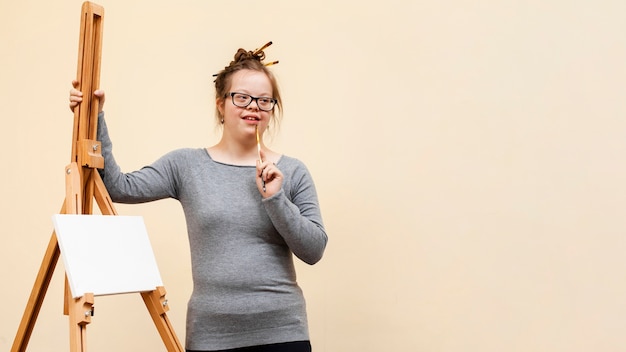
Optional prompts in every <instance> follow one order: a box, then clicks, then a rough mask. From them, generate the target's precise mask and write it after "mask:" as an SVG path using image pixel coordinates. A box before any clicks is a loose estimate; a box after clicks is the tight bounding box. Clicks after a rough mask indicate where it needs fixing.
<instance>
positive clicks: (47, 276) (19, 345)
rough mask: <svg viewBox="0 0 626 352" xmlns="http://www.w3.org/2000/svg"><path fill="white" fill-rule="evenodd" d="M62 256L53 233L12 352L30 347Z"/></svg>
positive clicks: (22, 350) (21, 351) (20, 351)
mask: <svg viewBox="0 0 626 352" xmlns="http://www.w3.org/2000/svg"><path fill="white" fill-rule="evenodd" d="M60 254H61V251H60V250H59V243H58V242H57V236H56V234H55V233H54V232H53V233H52V236H51V238H50V243H49V244H48V249H47V250H46V254H45V255H44V258H43V261H42V262H41V266H40V268H39V273H38V274H37V278H36V279H35V284H34V285H33V290H32V291H31V293H30V298H29V299H28V303H27V304H26V309H25V311H24V315H23V316H22V322H21V323H20V327H19V328H18V330H17V334H16V335H15V340H14V341H13V347H11V352H24V351H26V346H27V345H28V341H29V340H30V336H31V334H32V332H33V328H34V327H35V322H36V321H37V316H38V315H39V311H40V309H41V305H42V304H43V299H44V297H45V296H46V292H47V291H48V286H50V280H51V279H52V274H54V268H55V267H56V264H57V262H58V260H59V255H60Z"/></svg>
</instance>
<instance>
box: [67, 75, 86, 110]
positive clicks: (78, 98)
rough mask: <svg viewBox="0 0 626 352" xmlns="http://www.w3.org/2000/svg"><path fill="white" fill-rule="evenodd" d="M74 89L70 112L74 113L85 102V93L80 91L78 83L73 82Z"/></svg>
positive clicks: (71, 93) (71, 95)
mask: <svg viewBox="0 0 626 352" xmlns="http://www.w3.org/2000/svg"><path fill="white" fill-rule="evenodd" d="M72 87H74V88H72V89H70V105H69V106H70V110H72V111H74V109H75V108H76V107H77V106H78V104H80V102H82V101H83V93H82V92H81V91H79V90H78V89H76V88H78V81H77V80H73V81H72Z"/></svg>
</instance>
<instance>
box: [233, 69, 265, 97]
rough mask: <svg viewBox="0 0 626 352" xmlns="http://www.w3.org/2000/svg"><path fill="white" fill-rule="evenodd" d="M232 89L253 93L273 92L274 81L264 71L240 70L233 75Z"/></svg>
mask: <svg viewBox="0 0 626 352" xmlns="http://www.w3.org/2000/svg"><path fill="white" fill-rule="evenodd" d="M230 90H231V91H241V92H244V93H251V94H266V95H267V94H272V82H271V81H270V79H269V77H267V75H266V74H265V73H263V72H260V71H254V70H239V71H237V72H235V73H234V74H233V75H232V76H231V81H230Z"/></svg>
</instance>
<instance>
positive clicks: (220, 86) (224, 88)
mask: <svg viewBox="0 0 626 352" xmlns="http://www.w3.org/2000/svg"><path fill="white" fill-rule="evenodd" d="M263 59H265V53H264V52H263V51H262V50H256V51H254V52H253V51H246V50H244V49H239V50H237V53H236V54H235V58H234V60H233V61H231V62H230V64H229V65H228V66H226V67H224V69H223V70H221V71H220V72H219V73H218V74H217V75H216V76H217V77H216V78H215V101H216V103H217V104H216V107H215V117H216V118H217V122H218V124H221V122H222V121H223V119H224V116H222V113H221V112H220V111H219V109H218V108H217V105H218V104H220V103H221V102H223V101H224V99H225V98H226V96H227V95H228V92H229V89H230V86H231V77H232V75H233V74H234V73H235V72H237V71H240V70H253V71H259V72H263V73H265V74H266V75H267V77H268V78H269V80H270V82H271V84H272V98H274V99H276V106H274V111H278V114H275V113H274V111H272V124H273V125H274V126H277V125H278V124H279V123H280V119H281V118H282V112H283V109H282V102H281V98H280V90H279V88H278V83H277V81H276V78H275V77H274V75H273V74H272V72H271V71H270V70H269V69H268V68H267V66H266V65H265V64H264V63H263V62H262V61H263Z"/></svg>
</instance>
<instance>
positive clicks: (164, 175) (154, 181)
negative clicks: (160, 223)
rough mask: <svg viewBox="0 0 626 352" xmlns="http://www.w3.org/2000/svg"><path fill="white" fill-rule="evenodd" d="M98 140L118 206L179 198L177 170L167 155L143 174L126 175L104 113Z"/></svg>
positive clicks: (103, 172) (105, 176)
mask: <svg viewBox="0 0 626 352" xmlns="http://www.w3.org/2000/svg"><path fill="white" fill-rule="evenodd" d="M98 140H99V141H100V142H101V143H102V155H103V157H104V169H103V170H100V175H101V176H102V180H103V181H104V184H105V185H106V187H107V190H108V192H109V195H110V196H111V199H113V201H114V202H118V203H143V202H149V201H153V200H157V199H163V198H176V187H175V181H176V172H175V171H176V169H175V165H174V164H172V163H171V158H170V157H168V155H166V156H164V157H162V158H160V159H159V160H157V161H156V162H154V163H153V164H152V165H149V166H145V167H143V168H141V169H140V170H137V171H133V172H130V173H124V172H122V171H121V168H120V167H119V165H118V164H117V162H116V161H115V157H114V156H113V144H112V143H111V139H110V137H109V133H108V128H107V125H106V121H105V119H104V113H103V112H101V113H100V114H99V115H98Z"/></svg>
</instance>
